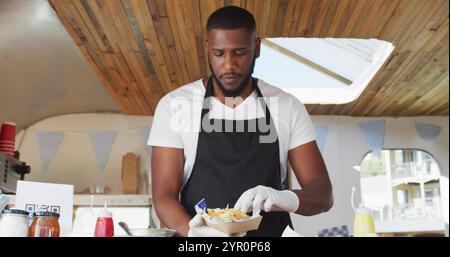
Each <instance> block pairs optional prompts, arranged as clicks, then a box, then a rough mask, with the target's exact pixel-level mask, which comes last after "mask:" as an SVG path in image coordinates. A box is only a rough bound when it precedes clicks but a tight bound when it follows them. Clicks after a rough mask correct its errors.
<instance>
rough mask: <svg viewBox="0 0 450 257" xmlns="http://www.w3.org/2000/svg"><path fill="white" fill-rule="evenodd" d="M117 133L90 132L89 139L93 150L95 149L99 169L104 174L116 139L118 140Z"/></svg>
mask: <svg viewBox="0 0 450 257" xmlns="http://www.w3.org/2000/svg"><path fill="white" fill-rule="evenodd" d="M116 135H117V132H116V131H101V132H90V133H89V139H90V140H91V145H92V148H93V149H94V153H95V158H96V159H97V164H98V168H99V169H100V172H103V170H104V169H105V166H106V162H107V161H108V158H109V153H110V152H111V148H112V145H113V143H114V139H115V138H116Z"/></svg>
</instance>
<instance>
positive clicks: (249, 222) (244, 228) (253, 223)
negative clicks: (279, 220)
mask: <svg viewBox="0 0 450 257" xmlns="http://www.w3.org/2000/svg"><path fill="white" fill-rule="evenodd" d="M195 210H196V212H197V213H200V214H201V215H202V217H203V220H204V221H205V224H206V225H207V226H208V227H212V228H215V229H217V230H219V231H222V232H224V233H227V234H237V233H244V232H248V231H252V230H257V229H258V228H259V224H260V223H261V220H262V216H261V215H256V216H249V217H246V218H242V219H239V220H224V219H220V218H214V217H211V216H209V215H208V213H207V208H206V201H205V200H204V199H202V200H201V201H200V202H199V203H197V204H196V205H195ZM229 210H232V209H229Z"/></svg>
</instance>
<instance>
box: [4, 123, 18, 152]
mask: <svg viewBox="0 0 450 257" xmlns="http://www.w3.org/2000/svg"><path fill="white" fill-rule="evenodd" d="M15 143H16V124H15V123H13V122H5V123H3V124H2V127H1V131H0V152H4V153H5V154H6V155H9V156H11V157H13V156H14V148H15Z"/></svg>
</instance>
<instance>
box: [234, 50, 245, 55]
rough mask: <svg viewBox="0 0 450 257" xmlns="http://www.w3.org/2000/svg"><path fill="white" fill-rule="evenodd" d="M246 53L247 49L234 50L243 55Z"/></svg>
mask: <svg viewBox="0 0 450 257" xmlns="http://www.w3.org/2000/svg"><path fill="white" fill-rule="evenodd" d="M246 53H247V51H245V50H239V51H236V54H237V55H245V54H246Z"/></svg>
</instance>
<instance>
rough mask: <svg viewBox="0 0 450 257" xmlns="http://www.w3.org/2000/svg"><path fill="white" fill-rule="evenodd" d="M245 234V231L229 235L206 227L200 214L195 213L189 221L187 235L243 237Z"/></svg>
mask: <svg viewBox="0 0 450 257" xmlns="http://www.w3.org/2000/svg"><path fill="white" fill-rule="evenodd" d="M245 235H246V233H239V234H231V235H230V234H227V233H224V232H222V231H219V230H217V229H215V228H211V227H208V226H206V224H205V222H204V220H203V217H202V216H201V215H200V214H197V215H195V216H194V218H192V219H191V221H189V232H188V237H243V236H245Z"/></svg>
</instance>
